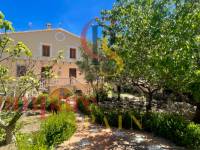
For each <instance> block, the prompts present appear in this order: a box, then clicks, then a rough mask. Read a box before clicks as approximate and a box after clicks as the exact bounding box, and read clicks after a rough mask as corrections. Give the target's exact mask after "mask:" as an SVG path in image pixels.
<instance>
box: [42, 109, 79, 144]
mask: <svg viewBox="0 0 200 150" xmlns="http://www.w3.org/2000/svg"><path fill="white" fill-rule="evenodd" d="M75 130H76V126H75V115H74V114H73V113H72V112H61V113H59V114H57V115H52V116H50V117H49V118H47V119H46V120H45V121H44V122H43V123H42V124H41V131H40V132H41V133H40V134H41V135H43V136H44V139H45V141H44V142H45V145H48V146H51V145H56V144H59V143H61V142H62V141H64V140H66V139H68V138H69V137H71V135H73V133H74V132H75Z"/></svg>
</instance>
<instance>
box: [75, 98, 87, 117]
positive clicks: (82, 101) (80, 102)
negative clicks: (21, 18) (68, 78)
mask: <svg viewBox="0 0 200 150" xmlns="http://www.w3.org/2000/svg"><path fill="white" fill-rule="evenodd" d="M89 104H90V102H89V99H87V98H86V97H84V96H82V97H78V99H77V107H78V109H79V110H80V111H81V112H83V113H84V114H89V113H90V111H89V107H88V106H89Z"/></svg>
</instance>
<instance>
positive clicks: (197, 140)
mask: <svg viewBox="0 0 200 150" xmlns="http://www.w3.org/2000/svg"><path fill="white" fill-rule="evenodd" d="M84 106H85V105H82V107H84ZM85 109H86V110H87V109H89V110H90V114H91V115H93V116H94V117H95V121H96V122H97V123H99V124H105V123H104V116H106V118H107V120H108V123H109V125H110V126H113V127H118V115H119V114H120V115H122V127H123V128H126V129H130V128H133V129H138V126H137V125H136V123H134V121H133V119H132V118H131V115H134V116H135V117H136V118H137V119H138V121H139V122H141V123H142V127H143V130H145V131H149V132H153V133H154V134H155V135H158V136H161V137H164V138H167V139H169V140H171V141H173V142H175V143H176V144H178V145H180V146H186V147H187V148H190V149H200V125H197V124H194V123H192V122H189V121H186V120H185V119H184V118H183V117H182V116H180V115H177V114H171V113H155V112H152V113H138V112H135V111H126V112H121V113H118V112H117V111H116V110H107V109H103V108H100V107H99V106H97V105H95V104H91V105H90V106H89V107H88V106H87V108H81V110H80V111H82V110H85ZM82 112H83V113H84V111H82Z"/></svg>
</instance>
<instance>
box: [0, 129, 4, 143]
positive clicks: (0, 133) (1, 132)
mask: <svg viewBox="0 0 200 150" xmlns="http://www.w3.org/2000/svg"><path fill="white" fill-rule="evenodd" d="M4 140H5V131H4V130H3V129H0V145H1V143H2V142H3V141H4Z"/></svg>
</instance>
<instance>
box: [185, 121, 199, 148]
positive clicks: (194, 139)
mask: <svg viewBox="0 0 200 150" xmlns="http://www.w3.org/2000/svg"><path fill="white" fill-rule="evenodd" d="M184 135H185V136H184V140H183V141H184V143H187V145H188V147H193V148H195V149H199V148H200V125H199V124H194V123H190V124H189V125H188V126H187V128H186V129H185V131H184Z"/></svg>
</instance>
